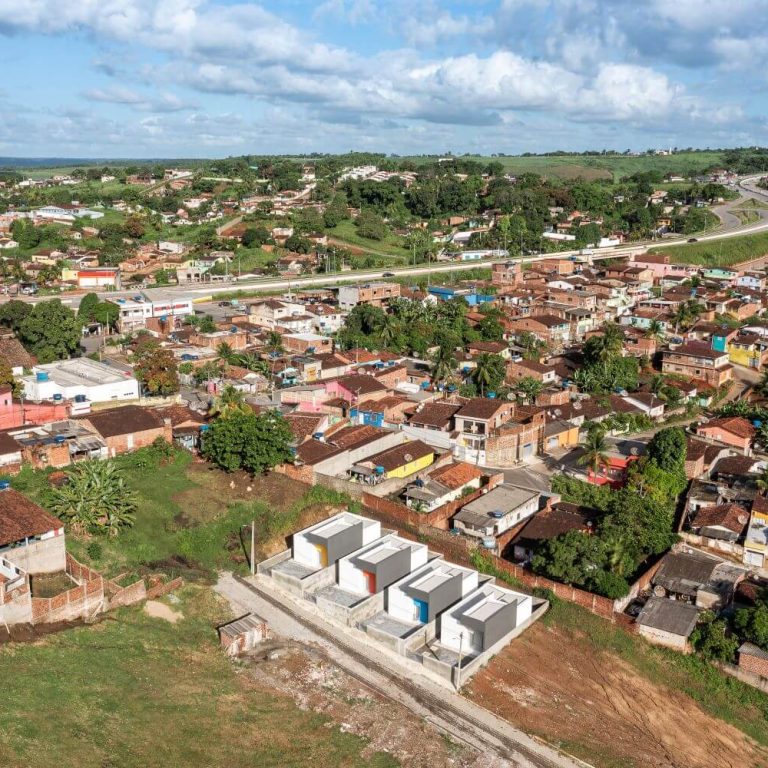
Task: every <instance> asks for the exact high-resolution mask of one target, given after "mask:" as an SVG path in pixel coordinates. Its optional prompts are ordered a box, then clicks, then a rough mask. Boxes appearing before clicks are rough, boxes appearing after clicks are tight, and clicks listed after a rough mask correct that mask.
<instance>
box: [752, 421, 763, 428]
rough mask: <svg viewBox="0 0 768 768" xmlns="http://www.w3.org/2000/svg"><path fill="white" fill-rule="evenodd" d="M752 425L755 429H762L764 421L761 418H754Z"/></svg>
mask: <svg viewBox="0 0 768 768" xmlns="http://www.w3.org/2000/svg"><path fill="white" fill-rule="evenodd" d="M752 426H753V427H754V428H755V429H760V427H762V426H763V422H762V421H760V419H754V421H753V422H752Z"/></svg>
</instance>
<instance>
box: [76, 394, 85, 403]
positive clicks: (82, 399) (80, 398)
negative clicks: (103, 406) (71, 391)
mask: <svg viewBox="0 0 768 768" xmlns="http://www.w3.org/2000/svg"><path fill="white" fill-rule="evenodd" d="M85 401H86V397H85V395H75V402H76V403H84V402H85Z"/></svg>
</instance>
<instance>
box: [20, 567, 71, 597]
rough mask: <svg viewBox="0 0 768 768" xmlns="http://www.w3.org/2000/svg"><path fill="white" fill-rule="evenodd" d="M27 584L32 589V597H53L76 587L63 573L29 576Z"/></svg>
mask: <svg viewBox="0 0 768 768" xmlns="http://www.w3.org/2000/svg"><path fill="white" fill-rule="evenodd" d="M29 582H30V587H31V588H32V597H55V596H56V595H60V594H61V593H62V592H66V591H67V590H68V589H72V588H73V587H76V586H77V582H75V581H74V580H73V579H71V578H70V577H69V575H68V574H67V573H66V572H64V571H57V572H56V573H39V574H36V575H34V576H30V579H29Z"/></svg>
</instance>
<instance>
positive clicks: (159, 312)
mask: <svg viewBox="0 0 768 768" xmlns="http://www.w3.org/2000/svg"><path fill="white" fill-rule="evenodd" d="M109 301H111V302H112V303H113V304H115V305H116V306H117V308H118V309H119V310H120V314H119V315H118V320H117V328H118V330H119V331H120V333H130V332H131V331H136V330H140V329H141V328H145V327H146V325H147V320H148V319H149V318H150V317H157V318H167V317H187V316H188V315H193V314H194V313H195V308H194V305H193V303H192V299H189V298H183V297H181V298H178V299H173V300H165V301H150V300H149V299H146V298H144V297H142V296H137V297H134V298H133V299H110V300H109Z"/></svg>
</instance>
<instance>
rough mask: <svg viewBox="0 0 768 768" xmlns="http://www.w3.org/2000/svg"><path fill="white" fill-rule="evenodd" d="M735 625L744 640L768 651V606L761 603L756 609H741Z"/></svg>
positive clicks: (735, 618) (737, 612)
mask: <svg viewBox="0 0 768 768" xmlns="http://www.w3.org/2000/svg"><path fill="white" fill-rule="evenodd" d="M733 625H734V627H735V628H736V631H737V632H738V633H739V635H740V636H741V637H742V638H744V640H746V641H748V642H750V643H754V644H755V645H758V646H760V648H762V649H763V650H764V651H768V605H766V604H765V603H761V604H759V605H757V607H755V608H740V609H739V610H738V611H736V615H735V616H734V620H733Z"/></svg>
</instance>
